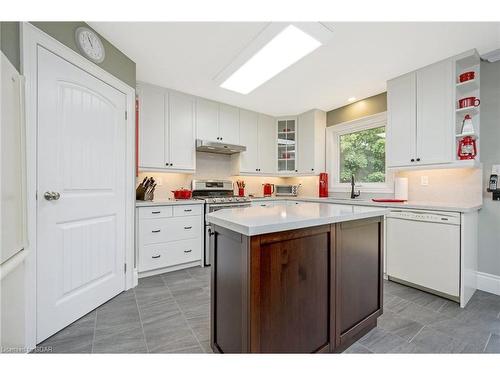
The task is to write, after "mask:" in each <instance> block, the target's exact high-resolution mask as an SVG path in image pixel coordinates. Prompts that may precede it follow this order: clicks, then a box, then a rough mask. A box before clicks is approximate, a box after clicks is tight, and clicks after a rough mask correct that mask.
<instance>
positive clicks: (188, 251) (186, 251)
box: [184, 249, 193, 253]
mask: <svg viewBox="0 0 500 375" xmlns="http://www.w3.org/2000/svg"><path fill="white" fill-rule="evenodd" d="M191 251H193V250H192V249H189V250H184V252H185V253H190V252H191Z"/></svg>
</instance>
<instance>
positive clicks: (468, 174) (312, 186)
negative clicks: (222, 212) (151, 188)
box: [138, 152, 482, 203]
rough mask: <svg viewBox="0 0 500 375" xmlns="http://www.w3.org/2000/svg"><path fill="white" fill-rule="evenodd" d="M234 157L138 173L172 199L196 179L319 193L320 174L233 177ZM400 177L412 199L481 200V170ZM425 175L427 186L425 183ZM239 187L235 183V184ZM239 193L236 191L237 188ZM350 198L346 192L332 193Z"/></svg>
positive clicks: (200, 158)
mask: <svg viewBox="0 0 500 375" xmlns="http://www.w3.org/2000/svg"><path fill="white" fill-rule="evenodd" d="M231 168H232V164H231V157H230V156H227V155H219V154H210V153H204V152H198V153H197V155H196V173H194V174H182V173H151V172H141V173H139V177H138V181H142V179H143V178H144V177H145V176H153V177H154V178H155V180H156V181H157V183H158V186H157V188H156V193H155V199H161V200H163V199H168V198H172V196H173V194H172V192H171V191H172V190H175V189H179V188H188V189H190V188H191V181H192V180H193V179H210V178H212V179H229V180H232V181H236V180H239V179H241V180H244V181H245V183H246V187H245V194H246V195H249V194H253V195H255V196H262V184H263V183H271V184H294V185H295V184H301V187H300V188H299V196H307V197H316V196H318V176H307V177H289V178H284V177H261V176H232V175H231ZM396 176H398V177H407V178H408V186H409V188H408V198H409V200H410V201H426V202H442V203H479V202H481V199H482V192H481V182H482V181H481V179H482V172H481V170H480V169H434V170H419V171H401V172H398V173H396ZM422 177H424V180H425V179H427V181H428V185H422V184H421V183H422ZM235 188H236V184H235ZM235 192H236V191H235ZM330 195H331V196H338V197H341V196H342V197H347V196H348V194H347V193H338V194H330ZM362 195H363V196H364V197H365V198H371V197H374V196H384V197H392V196H393V195H387V194H386V195H381V194H376V195H375V194H369V193H362Z"/></svg>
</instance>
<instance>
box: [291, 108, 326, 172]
mask: <svg viewBox="0 0 500 375" xmlns="http://www.w3.org/2000/svg"><path fill="white" fill-rule="evenodd" d="M325 129H326V113H325V112H323V111H319V110H312V111H309V112H306V113H303V114H301V115H300V116H299V118H298V135H297V148H298V154H297V156H298V160H297V167H298V171H299V173H300V174H318V173H321V172H323V171H324V170H325Z"/></svg>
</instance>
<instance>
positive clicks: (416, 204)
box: [251, 197, 482, 213]
mask: <svg viewBox="0 0 500 375" xmlns="http://www.w3.org/2000/svg"><path fill="white" fill-rule="evenodd" d="M251 199H252V200H254V201H279V200H290V201H300V202H323V203H333V204H347V205H356V206H369V207H389V208H405V209H414V210H434V211H451V212H463V213H466V212H474V211H477V210H479V209H480V208H481V207H482V204H481V203H475V204H474V203H443V202H424V201H408V202H404V203H395V202H393V203H391V202H373V201H372V200H371V199H366V200H364V199H358V198H357V199H349V198H346V199H339V198H334V197H328V198H318V197H265V198H264V197H254V198H251Z"/></svg>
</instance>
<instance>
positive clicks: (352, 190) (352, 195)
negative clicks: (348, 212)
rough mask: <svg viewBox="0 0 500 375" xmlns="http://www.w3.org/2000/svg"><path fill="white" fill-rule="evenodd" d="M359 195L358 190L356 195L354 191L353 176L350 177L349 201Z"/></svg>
mask: <svg viewBox="0 0 500 375" xmlns="http://www.w3.org/2000/svg"><path fill="white" fill-rule="evenodd" d="M360 194H361V191H360V190H358V192H357V193H356V192H355V191H354V175H351V199H354V198H356V197H359V196H360Z"/></svg>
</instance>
